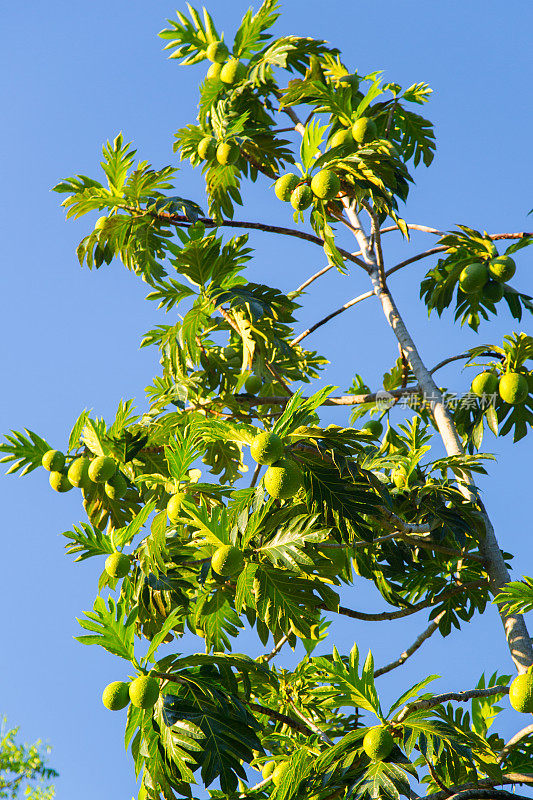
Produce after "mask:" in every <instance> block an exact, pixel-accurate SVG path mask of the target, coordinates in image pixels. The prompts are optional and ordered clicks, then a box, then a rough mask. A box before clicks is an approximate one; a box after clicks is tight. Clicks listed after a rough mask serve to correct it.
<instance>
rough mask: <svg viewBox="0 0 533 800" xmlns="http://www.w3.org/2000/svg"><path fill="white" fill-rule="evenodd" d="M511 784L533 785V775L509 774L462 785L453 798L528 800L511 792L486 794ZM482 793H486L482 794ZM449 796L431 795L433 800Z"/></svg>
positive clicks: (456, 799)
mask: <svg viewBox="0 0 533 800" xmlns="http://www.w3.org/2000/svg"><path fill="white" fill-rule="evenodd" d="M509 783H526V784H530V783H533V775H523V774H522V773H520V772H507V773H505V774H504V775H502V776H501V777H500V778H497V779H493V778H482V779H481V780H479V781H477V783H462V784H461V785H460V786H454V787H453V788H452V791H453V792H454V793H453V794H452V797H453V798H454V800H469V798H475V797H488V798H489V799H490V798H493V797H501V798H513V800H526V798H522V797H521V795H518V794H514V793H513V794H511V792H506V791H498V790H495V789H493V790H492V792H490V793H489V794H486V793H485V792H486V790H487V789H490V788H491V787H492V786H503V785H504V784H509ZM481 792H484V793H483V794H481ZM446 797H447V795H446V794H445V793H444V792H435V793H434V794H432V795H431V800H445V798H446Z"/></svg>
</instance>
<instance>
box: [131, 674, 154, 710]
mask: <svg viewBox="0 0 533 800" xmlns="http://www.w3.org/2000/svg"><path fill="white" fill-rule="evenodd" d="M129 694H130V700H131V702H132V704H133V705H134V706H136V707H137V708H152V707H153V706H155V704H156V703H157V698H158V697H159V682H158V680H157V678H152V677H150V675H141V676H140V677H139V678H135V680H134V681H132V682H131V683H130V689H129Z"/></svg>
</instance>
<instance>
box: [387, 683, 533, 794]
mask: <svg viewBox="0 0 533 800" xmlns="http://www.w3.org/2000/svg"><path fill="white" fill-rule="evenodd" d="M495 694H509V689H508V687H507V686H489V688H488V689H468V690H467V691H466V692H446V693H445V694H436V695H434V696H433V697H429V698H428V699H426V700H415V702H414V703H408V704H407V705H406V706H404V707H403V708H402V709H401V711H399V712H398V714H397V716H396V717H395V719H394V722H403V721H404V719H405V718H406V717H408V716H409V714H412V713H413V711H422V710H425V709H427V708H435V706H440V705H441V704H442V703H447V702H448V701H449V700H455V701H456V702H458V703H467V702H468V701H469V700H472V698H473V697H493V696H494V695H495ZM531 781H532V782H533V776H532V777H531Z"/></svg>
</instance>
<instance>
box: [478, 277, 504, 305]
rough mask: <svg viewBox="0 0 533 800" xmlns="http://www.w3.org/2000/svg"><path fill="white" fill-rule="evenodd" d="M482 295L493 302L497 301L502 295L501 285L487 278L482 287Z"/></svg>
mask: <svg viewBox="0 0 533 800" xmlns="http://www.w3.org/2000/svg"><path fill="white" fill-rule="evenodd" d="M483 297H486V298H487V300H492V302H493V303H499V302H500V300H501V299H502V297H503V286H502V284H501V283H498V281H492V280H489V281H487V283H486V284H485V286H484V287H483Z"/></svg>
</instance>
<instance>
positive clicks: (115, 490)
mask: <svg viewBox="0 0 533 800" xmlns="http://www.w3.org/2000/svg"><path fill="white" fill-rule="evenodd" d="M127 488H128V484H127V483H126V478H125V477H124V475H123V474H122V473H121V472H117V473H116V475H113V476H112V477H111V478H109V480H108V481H106V482H105V484H104V492H105V493H106V495H107V496H108V497H109V499H110V500H119V499H120V498H121V497H124V495H125V494H126V490H127Z"/></svg>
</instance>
